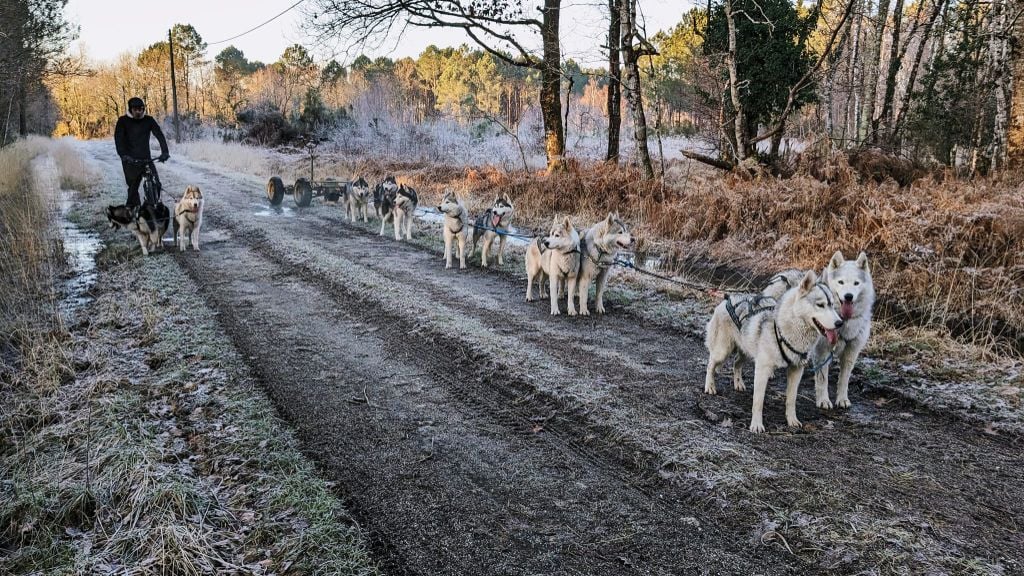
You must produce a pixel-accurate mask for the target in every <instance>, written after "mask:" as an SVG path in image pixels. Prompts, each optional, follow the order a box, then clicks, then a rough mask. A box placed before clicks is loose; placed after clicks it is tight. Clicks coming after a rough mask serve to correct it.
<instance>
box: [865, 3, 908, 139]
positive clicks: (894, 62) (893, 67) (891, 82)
mask: <svg viewBox="0 0 1024 576" xmlns="http://www.w3.org/2000/svg"><path fill="white" fill-rule="evenodd" d="M902 26H903V0H896V5H895V6H893V9H892V40H891V41H890V46H889V70H888V72H887V73H886V75H885V95H884V96H883V98H882V112H881V113H880V114H879V115H878V117H877V118H876V119H875V120H874V122H873V126H872V128H873V129H874V132H875V135H876V137H877V136H878V129H879V124H881V126H882V127H883V128H884V131H885V137H884V138H879V139H878V140H884V141H885V142H888V143H889V144H892V138H893V136H894V134H893V98H894V97H895V96H896V76H897V74H898V73H899V71H900V66H901V64H902V63H903V61H902V59H901V58H900V32H902Z"/></svg>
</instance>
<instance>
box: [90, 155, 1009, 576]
mask: <svg viewBox="0 0 1024 576" xmlns="http://www.w3.org/2000/svg"><path fill="white" fill-rule="evenodd" d="M84 146H85V150H86V151H87V152H88V153H89V154H90V155H91V157H92V159H93V161H94V162H96V163H97V164H98V165H99V166H100V168H101V169H102V170H103V171H104V172H105V173H107V174H115V175H116V174H117V173H118V172H119V167H118V166H117V165H116V164H115V163H113V162H111V161H110V155H109V153H108V152H107V150H106V147H105V146H104V143H95V144H86V145H84ZM161 175H162V180H163V182H164V184H165V187H166V189H167V190H169V191H171V192H173V193H175V194H177V193H179V192H178V191H180V190H183V189H184V187H185V185H187V184H190V183H196V184H198V185H199V186H200V187H201V188H202V189H203V191H204V193H205V194H206V195H207V198H208V200H207V206H206V210H207V212H206V223H205V224H204V235H205V236H206V237H207V238H210V239H211V241H209V242H207V243H206V244H205V245H204V246H203V251H202V253H201V254H194V253H187V254H185V255H177V254H175V255H174V256H173V257H174V258H175V259H176V260H177V262H178V263H179V264H180V266H181V267H182V269H183V272H184V275H185V276H186V278H184V279H183V281H189V282H194V283H195V284H196V285H197V286H198V287H199V289H200V292H201V294H203V295H204V296H205V298H206V300H207V303H208V305H210V306H211V307H212V308H214V309H215V310H217V311H218V312H219V314H220V321H221V323H222V326H223V328H224V330H225V332H226V334H227V335H228V336H229V337H230V338H231V340H232V342H233V343H234V345H235V346H236V347H237V348H238V349H239V350H240V351H241V352H242V353H243V354H244V355H245V356H246V357H247V358H248V359H249V362H250V364H251V366H252V368H253V370H254V372H255V373H256V374H257V375H258V376H259V378H260V379H261V380H262V382H263V386H264V387H265V389H266V390H267V392H268V394H269V395H270V396H271V397H272V398H273V399H274V401H275V403H276V405H277V406H278V409H279V410H280V412H281V413H282V414H283V415H284V416H285V417H286V418H287V419H288V421H289V422H291V423H292V424H293V425H294V427H295V428H296V429H297V430H298V432H299V434H300V437H301V438H302V439H303V441H304V442H305V449H306V451H307V453H308V454H310V455H311V456H313V458H314V459H315V460H316V461H317V462H318V463H319V464H320V465H321V466H322V467H323V471H324V474H325V475H327V476H328V477H329V478H330V479H332V480H334V481H336V482H337V487H338V490H339V492H340V493H341V494H342V495H343V496H344V497H345V498H346V499H347V502H348V504H349V506H350V508H351V509H352V510H353V511H354V512H355V513H356V515H357V517H358V518H359V519H360V521H361V522H362V523H363V525H364V526H365V527H366V529H367V530H368V531H369V532H370V534H371V535H372V537H373V540H374V542H373V544H374V547H375V551H376V553H377V555H378V556H379V559H380V561H381V563H382V565H383V566H384V567H385V568H386V569H387V570H388V571H389V572H391V573H396V574H422V575H433V574H691V573H693V574H701V573H703V574H754V573H759V574H787V573H861V572H867V573H924V572H930V573H1006V574H1012V573H1022V572H1024V536H1022V535H1021V532H1020V526H1019V525H1018V522H1019V519H1020V518H1024V486H1022V483H1021V475H1020V474H1021V473H1020V470H1021V469H1022V463H1024V458H1022V457H1021V445H1020V443H1019V440H1016V439H1013V438H1008V437H1005V436H1000V437H993V436H990V435H986V434H984V433H982V431H981V430H979V429H978V428H977V427H976V426H974V425H971V424H968V423H965V422H963V421H961V420H958V419H956V418H954V417H951V416H948V415H945V414H941V413H933V412H931V411H928V410H925V409H922V408H920V407H918V406H916V405H912V404H909V403H907V402H905V401H901V400H893V399H891V398H888V397H884V396H881V395H878V394H875V395H864V394H860V393H857V390H859V389H860V387H859V386H858V385H857V381H856V380H857V379H859V378H864V377H866V376H865V373H864V372H863V371H860V370H858V371H855V375H854V378H855V382H854V386H853V387H852V388H853V390H854V393H853V394H852V396H851V399H852V400H853V402H854V404H855V406H854V408H853V409H851V410H850V411H832V412H824V411H820V410H818V409H817V408H815V407H814V405H813V402H812V401H811V400H809V398H808V397H806V396H804V397H801V400H800V402H799V404H798V413H799V416H800V418H801V420H802V421H803V422H804V423H805V424H807V425H808V426H807V427H806V429H805V430H804V431H802V432H790V431H788V430H787V429H786V428H785V426H784V423H785V418H784V416H783V410H782V409H783V402H782V399H781V386H779V385H778V384H777V383H776V385H774V386H773V390H772V391H771V394H770V396H769V399H768V401H767V403H766V413H765V418H766V423H767V424H768V426H769V428H770V431H771V432H773V433H771V434H767V435H761V436H755V435H752V434H750V433H749V432H748V431H747V423H748V419H749V409H750V396H749V392H747V393H736V392H732V390H731V386H726V385H724V383H725V381H726V380H727V379H728V378H729V374H728V373H726V374H723V375H722V376H721V377H720V378H721V381H722V383H723V385H721V386H720V387H719V388H720V390H724V394H722V395H720V396H717V397H708V396H705V395H704V394H703V393H702V383H703V375H704V369H705V361H706V352H705V350H704V347H703V344H702V343H701V342H700V341H699V340H698V339H696V338H694V336H693V335H691V334H684V333H680V332H677V331H672V330H667V329H664V328H658V327H653V326H645V325H642V324H643V323H642V322H641V321H640V320H638V319H637V318H636V317H633V316H630V315H627V314H625V313H624V312H623V311H622V310H620V309H616V308H612V309H611V310H610V313H609V314H608V315H606V316H604V317H594V316H592V317H587V318H584V317H567V316H560V317H551V316H549V315H548V313H547V310H548V307H547V303H546V302H537V303H533V304H527V303H526V302H524V301H523V296H524V289H525V285H524V282H523V281H521V280H520V272H519V271H518V270H512V271H483V270H481V269H479V268H478V267H476V265H475V262H476V261H475V260H474V264H473V265H472V266H471V269H469V270H466V271H457V270H445V269H444V266H443V261H442V259H441V256H440V253H438V252H435V251H431V250H428V249H424V248H423V247H420V246H415V245H409V244H407V243H399V242H395V241H394V240H393V239H392V238H389V237H386V236H385V237H380V236H377V235H376V233H375V231H368V230H367V229H366V228H363V227H353V226H350V225H348V224H346V223H343V222H342V219H341V217H340V213H339V212H340V211H339V210H338V209H337V208H336V207H330V206H325V205H323V204H318V202H319V201H318V200H315V201H314V204H315V205H314V206H312V207H310V208H308V209H305V210H302V211H295V210H292V209H290V208H289V209H283V210H271V209H268V207H267V203H266V200H265V198H264V196H263V191H262V190H261V188H260V186H259V184H258V183H257V182H256V181H255V179H253V178H247V177H244V176H241V175H233V174H225V173H223V172H222V171H219V170H217V169H216V168H215V167H212V166H210V167H202V166H197V165H195V164H191V163H177V164H173V163H172V164H169V165H166V166H164V167H161ZM111 182H112V186H116V179H112V180H111ZM117 189H118V190H119V187H118V188H117ZM285 202H286V205H287V204H290V199H286V201H285ZM156 257H165V256H163V255H158V256H156ZM748 379H749V377H748ZM808 390H810V387H808V386H806V385H805V387H804V391H805V392H806V391H808Z"/></svg>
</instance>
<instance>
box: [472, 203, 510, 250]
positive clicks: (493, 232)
mask: <svg viewBox="0 0 1024 576" xmlns="http://www.w3.org/2000/svg"><path fill="white" fill-rule="evenodd" d="M515 210H516V207H515V206H514V205H513V204H512V200H510V199H509V197H508V194H502V195H501V196H498V197H497V198H495V199H494V204H491V207H490V208H488V209H487V210H485V211H484V213H483V214H481V215H480V216H479V217H478V218H477V219H476V222H474V223H473V248H472V249H471V250H470V251H469V253H470V254H475V253H476V244H477V242H478V241H479V240H480V239H481V238H482V239H483V241H484V243H483V245H482V247H481V248H480V265H481V266H483V267H484V268H487V256H488V254H489V253H490V251H491V244H493V243H494V239H495V238H497V239H498V266H501V265H502V264H504V263H505V261H504V259H503V258H502V256H503V255H504V253H505V239H506V234H507V233H508V232H509V224H511V222H512V213H513V212H515Z"/></svg>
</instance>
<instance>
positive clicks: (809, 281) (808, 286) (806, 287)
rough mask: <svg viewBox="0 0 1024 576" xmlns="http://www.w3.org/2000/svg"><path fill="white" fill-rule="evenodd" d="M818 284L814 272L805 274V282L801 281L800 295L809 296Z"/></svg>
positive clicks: (809, 271)
mask: <svg viewBox="0 0 1024 576" xmlns="http://www.w3.org/2000/svg"><path fill="white" fill-rule="evenodd" d="M817 283H818V277H817V275H815V274H814V270H808V271H807V273H806V274H804V278H803V280H801V281H800V295H801V296H802V295H804V294H807V293H808V292H810V291H811V290H813V289H814V285H815V284H817Z"/></svg>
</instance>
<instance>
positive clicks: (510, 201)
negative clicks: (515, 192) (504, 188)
mask: <svg viewBox="0 0 1024 576" xmlns="http://www.w3.org/2000/svg"><path fill="white" fill-rule="evenodd" d="M501 197H502V198H503V199H504V200H505V204H508V205H509V206H511V205H512V199H511V198H509V197H508V192H505V193H504V194H502V196H501Z"/></svg>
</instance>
